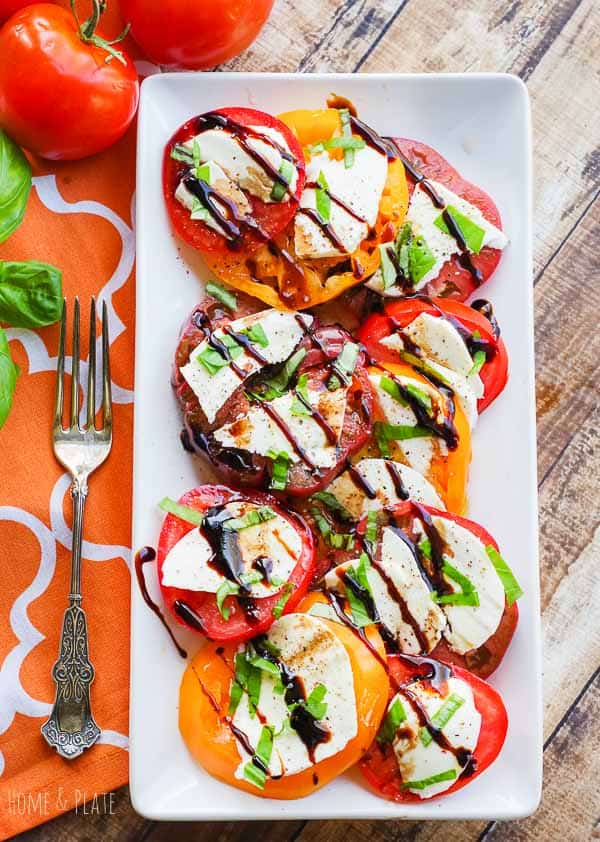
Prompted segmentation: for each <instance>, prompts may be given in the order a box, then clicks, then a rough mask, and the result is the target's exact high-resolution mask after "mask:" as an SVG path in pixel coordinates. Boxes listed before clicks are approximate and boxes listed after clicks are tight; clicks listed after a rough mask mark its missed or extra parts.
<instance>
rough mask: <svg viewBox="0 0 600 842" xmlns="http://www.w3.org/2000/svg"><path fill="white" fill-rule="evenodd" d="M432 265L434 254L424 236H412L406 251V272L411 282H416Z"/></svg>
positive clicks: (433, 264) (433, 263)
mask: <svg viewBox="0 0 600 842" xmlns="http://www.w3.org/2000/svg"><path fill="white" fill-rule="evenodd" d="M434 266H435V256H434V254H433V252H432V251H431V249H430V248H429V246H428V245H427V241H426V240H425V237H422V236H421V235H420V234H419V235H418V236H416V237H413V239H412V242H411V244H410V249H409V253H408V274H409V275H410V279H411V281H412V282H413V284H418V283H419V281H420V280H421V279H422V278H424V277H425V275H426V274H427V273H428V272H429V270H430V269H433V267H434Z"/></svg>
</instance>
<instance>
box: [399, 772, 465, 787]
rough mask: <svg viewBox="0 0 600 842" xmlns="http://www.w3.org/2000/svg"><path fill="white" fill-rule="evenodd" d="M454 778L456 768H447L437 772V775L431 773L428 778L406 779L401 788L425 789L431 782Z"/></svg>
mask: <svg viewBox="0 0 600 842" xmlns="http://www.w3.org/2000/svg"><path fill="white" fill-rule="evenodd" d="M455 778H456V769H448V770H447V771H446V772H439V773H438V774H437V775H432V776H431V777H430V778H423V779H422V780H420V781H406V783H403V784H402V789H426V788H427V787H428V786H431V785H432V784H439V783H441V782H442V781H453V780H454V779H455Z"/></svg>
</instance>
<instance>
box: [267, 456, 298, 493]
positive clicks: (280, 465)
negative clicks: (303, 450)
mask: <svg viewBox="0 0 600 842" xmlns="http://www.w3.org/2000/svg"><path fill="white" fill-rule="evenodd" d="M267 456H268V458H269V459H270V460H271V462H272V465H271V485H270V487H271V488H272V489H273V490H274V491H285V489H286V486H287V477H288V471H289V468H290V463H291V461H292V460H291V457H290V455H289V453H286V452H285V450H280V451H279V452H277V451H275V450H269V451H268V453H267Z"/></svg>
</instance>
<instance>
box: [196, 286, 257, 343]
mask: <svg viewBox="0 0 600 842" xmlns="http://www.w3.org/2000/svg"><path fill="white" fill-rule="evenodd" d="M206 294H207V295H212V297H213V298H216V299H217V301H219V302H220V303H221V304H222V305H223V306H224V307H227V309H228V310H232V311H233V310H235V309H236V307H237V298H236V297H235V295H234V294H233V293H232V292H230V291H229V290H228V289H225V287H224V286H221V284H218V283H217V282H216V281H209V282H208V283H207V284H206ZM263 333H264V331H263Z"/></svg>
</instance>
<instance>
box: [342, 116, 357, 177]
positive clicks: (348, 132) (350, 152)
mask: <svg viewBox="0 0 600 842" xmlns="http://www.w3.org/2000/svg"><path fill="white" fill-rule="evenodd" d="M340 123H341V124H342V137H347V138H350V137H352V123H351V120H350V112H349V111H348V109H347V108H340ZM353 164H354V149H352V148H351V147H350V148H348V149H344V166H345V167H346V169H347V170H349V169H350V167H352V166H353Z"/></svg>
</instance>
